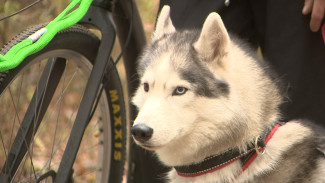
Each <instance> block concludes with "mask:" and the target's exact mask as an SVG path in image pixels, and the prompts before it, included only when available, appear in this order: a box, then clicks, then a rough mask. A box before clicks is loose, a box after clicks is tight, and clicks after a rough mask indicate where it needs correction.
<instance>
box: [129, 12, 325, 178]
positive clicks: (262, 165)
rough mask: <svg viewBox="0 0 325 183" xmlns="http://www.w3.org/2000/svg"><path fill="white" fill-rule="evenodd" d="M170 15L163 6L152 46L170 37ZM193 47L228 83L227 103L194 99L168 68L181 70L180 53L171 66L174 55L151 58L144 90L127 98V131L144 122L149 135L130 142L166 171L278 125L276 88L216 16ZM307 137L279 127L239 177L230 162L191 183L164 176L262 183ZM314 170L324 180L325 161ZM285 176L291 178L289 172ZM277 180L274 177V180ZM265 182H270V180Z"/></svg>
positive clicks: (295, 126) (298, 128)
mask: <svg viewBox="0 0 325 183" xmlns="http://www.w3.org/2000/svg"><path fill="white" fill-rule="evenodd" d="M169 11H170V10H169V7H168V6H165V7H164V8H163V9H162V11H161V14H160V16H159V18H158V22H157V27H156V30H155V32H154V34H153V37H152V41H153V42H154V41H157V40H159V39H161V38H162V37H163V36H164V35H170V34H173V33H174V32H176V29H175V28H174V26H173V25H172V22H171V20H170V17H169ZM193 47H194V48H195V50H196V51H197V52H198V53H199V55H200V57H201V59H202V60H210V61H207V62H206V63H205V65H206V66H207V67H208V68H209V70H210V71H211V72H212V73H213V74H214V75H215V77H216V78H219V79H221V80H225V81H227V83H229V87H230V90H231V92H229V95H228V96H227V97H217V98H209V97H204V96H198V95H196V94H195V92H194V86H193V85H192V83H189V82H188V81H186V80H184V79H182V78H181V76H180V74H179V73H178V72H177V70H175V67H176V68H182V67H184V66H185V65H186V60H185V59H182V58H183V57H182V53H179V55H178V56H179V59H178V60H177V62H175V61H174V62H173V63H172V62H171V60H172V58H171V57H175V53H173V55H172V53H170V52H166V53H164V54H161V55H155V57H154V60H153V61H152V62H151V64H150V65H148V67H147V68H146V69H145V71H144V73H143V74H142V77H141V83H142V84H143V83H148V84H149V91H148V92H145V91H144V89H143V85H141V86H140V87H139V88H138V90H137V92H136V94H135V96H134V97H133V103H134V104H135V105H136V106H137V107H138V108H139V114H138V116H137V118H136V120H135V121H134V125H138V124H143V125H146V126H149V127H150V128H152V129H153V131H154V133H153V135H152V137H151V138H150V140H149V141H148V142H146V143H141V142H138V141H136V142H137V143H138V144H139V145H141V146H143V147H144V148H146V149H149V150H153V151H155V152H156V154H157V155H158V158H159V159H160V160H161V162H163V163H164V164H165V165H168V166H182V165H188V164H192V163H197V162H200V161H202V160H203V159H204V158H206V157H209V156H211V155H215V154H219V153H222V152H224V151H226V150H228V149H230V148H233V147H238V148H240V149H241V150H242V151H245V150H246V149H245V147H246V145H247V144H249V143H251V142H252V140H253V139H255V138H256V137H257V136H258V135H260V134H261V133H262V132H263V130H264V128H265V126H269V125H271V124H272V123H273V122H274V121H276V120H277V119H278V112H277V111H278V105H279V103H280V102H281V97H280V95H279V91H278V90H277V89H275V88H276V87H275V84H274V83H273V81H272V80H271V79H269V78H267V77H265V76H264V75H265V73H264V71H263V69H261V68H259V67H260V66H259V65H258V64H256V60H254V58H252V57H250V56H248V55H247V53H245V52H244V51H243V50H242V49H241V48H239V46H238V45H237V44H235V43H233V42H232V41H231V40H230V38H229V35H228V33H227V31H226V29H225V27H224V25H223V22H222V20H221V18H220V16H219V15H218V14H217V13H211V14H210V15H209V16H208V18H207V19H206V21H205V23H204V25H203V28H202V31H201V33H200V36H199V38H198V40H197V41H196V42H195V43H194V44H193ZM216 48H218V49H217V50H216ZM147 54H148V53H147ZM215 55H217V56H216V58H215V59H213V57H214V56H215ZM176 56H177V53H176ZM178 86H182V87H185V88H188V91H187V92H186V94H184V95H181V96H173V95H172V92H173V91H174V90H175V88H176V87H178ZM248 87H249V88H248ZM272 93H273V95H272ZM265 98H269V101H271V102H270V103H269V104H268V105H269V106H268V107H269V109H268V111H269V113H268V114H264V112H263V111H262V108H263V107H265V106H263V105H265V104H264V102H265V101H264V100H265ZM234 119H237V120H234ZM293 132H294V133H293ZM312 134H313V132H312V130H311V129H310V128H308V127H306V126H304V125H301V124H300V123H296V122H294V121H292V122H290V123H288V124H286V125H284V126H282V127H280V128H279V129H278V131H277V132H276V133H275V134H274V136H273V138H272V139H271V140H270V141H269V143H268V144H267V147H266V151H265V154H264V155H259V156H258V157H257V158H256V159H255V160H254V161H253V163H252V164H251V165H250V166H249V167H248V168H247V169H246V170H245V171H244V172H242V173H241V174H240V176H238V177H236V176H237V175H238V172H239V171H240V170H241V165H240V163H239V162H234V163H232V164H230V165H228V166H226V167H224V168H222V169H220V170H217V171H214V172H212V173H208V174H204V175H201V176H198V177H192V178H187V177H181V176H179V175H177V173H176V171H175V170H172V171H171V172H170V173H169V175H168V178H169V180H170V182H173V183H185V182H186V183H216V182H262V181H264V180H265V182H269V180H267V178H265V179H259V178H258V177H259V176H260V175H263V174H264V173H267V172H269V171H270V170H272V169H275V168H276V167H277V166H278V164H279V163H280V162H281V157H282V155H283V153H285V152H287V151H289V150H292V148H293V147H294V146H295V145H296V144H298V143H300V142H301V141H302V140H303V139H305V138H307V137H309V136H311V135H312ZM283 139H285V140H283ZM317 166H318V167H322V169H323V170H320V169H318V170H317V171H318V173H317V174H324V173H325V172H324V160H322V162H318V164H317ZM286 173H289V174H290V171H287V172H286ZM322 177H325V176H322ZM283 180H285V179H284V178H283V177H281V179H280V178H279V181H278V182H281V181H283ZM272 181H273V182H276V179H275V178H274V179H273V180H270V182H272ZM311 181H312V182H325V178H320V177H319V176H315V178H311Z"/></svg>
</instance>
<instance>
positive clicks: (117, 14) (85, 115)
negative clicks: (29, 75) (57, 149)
mask: <svg viewBox="0 0 325 183" xmlns="http://www.w3.org/2000/svg"><path fill="white" fill-rule="evenodd" d="M113 19H114V20H113ZM80 23H81V24H87V25H92V26H94V27H96V28H97V29H98V30H100V32H101V35H102V37H101V43H100V46H99V50H98V54H97V57H96V61H95V63H94V66H93V69H92V72H91V74H90V77H89V80H88V83H87V86H86V89H85V92H84V96H83V98H82V101H81V104H80V109H79V111H78V113H77V116H76V119H75V123H74V125H73V128H72V130H71V134H70V137H69V140H68V143H67V146H66V149H65V152H64V155H63V157H62V160H61V163H60V166H59V169H58V172H57V175H56V178H55V183H62V182H69V181H70V180H71V176H72V173H73V172H72V166H73V163H74V161H75V158H76V155H77V152H78V148H79V146H80V143H81V140H82V137H83V134H84V131H85V129H86V127H87V125H88V122H89V115H90V113H91V111H92V108H93V104H94V102H95V100H96V97H97V94H98V90H99V88H100V84H101V83H102V79H103V77H104V75H105V71H106V68H107V64H108V63H110V62H109V60H110V54H111V51H112V48H113V45H114V41H115V37H116V34H118V36H119V41H120V45H121V47H122V48H125V50H124V51H125V52H124V55H123V58H124V64H125V70H126V73H127V76H126V77H127V82H128V90H129V93H130V94H132V93H134V91H135V89H136V87H137V86H138V79H136V78H137V75H136V58H137V57H138V55H139V53H140V52H141V50H142V48H143V47H144V45H145V44H146V39H145V34H144V30H143V27H142V22H141V19H140V16H139V12H138V10H137V7H136V5H135V2H134V0H118V1H114V0H95V1H94V2H93V4H92V5H91V7H90V9H89V11H88V12H87V14H86V15H85V16H84V18H83V19H82V20H81V21H80ZM130 25H132V27H130ZM130 29H131V30H132V31H131V34H130V35H129V30H130ZM128 36H130V37H128ZM43 74H44V73H43ZM129 106H131V110H130V113H131V114H130V118H131V120H133V119H134V118H135V116H136V110H135V108H134V107H133V106H132V105H129ZM144 152H145V151H144V150H142V149H141V148H139V147H137V146H136V145H135V144H134V143H131V148H130V152H129V155H130V156H129V161H130V164H129V165H130V167H129V174H128V175H127V176H128V183H152V182H159V180H157V179H156V177H157V175H158V174H161V172H165V171H166V169H165V168H163V167H159V166H158V165H159V163H158V162H157V160H155V159H152V157H153V156H152V155H145V153H144ZM107 173H109V172H107Z"/></svg>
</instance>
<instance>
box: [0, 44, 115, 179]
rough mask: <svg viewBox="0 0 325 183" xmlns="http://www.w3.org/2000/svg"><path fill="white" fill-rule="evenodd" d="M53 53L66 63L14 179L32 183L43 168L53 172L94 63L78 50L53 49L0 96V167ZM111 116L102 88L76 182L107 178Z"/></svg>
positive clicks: (83, 145)
mask: <svg viewBox="0 0 325 183" xmlns="http://www.w3.org/2000/svg"><path fill="white" fill-rule="evenodd" d="M54 56H55V57H58V56H59V57H62V58H66V59H67V67H66V69H65V71H64V73H63V75H62V78H61V80H60V83H59V85H58V87H57V89H56V92H55V95H54V97H53V99H52V101H51V103H50V106H49V108H48V111H47V112H46V114H45V116H44V118H43V120H42V122H41V124H40V126H39V128H38V130H37V132H36V133H35V136H34V138H33V140H32V142H31V146H30V148H29V150H28V151H27V153H26V155H25V157H24V158H23V160H22V161H21V164H20V167H19V169H18V171H17V172H16V174H15V176H14V178H13V179H12V180H13V181H14V182H35V179H37V178H38V177H39V176H40V175H42V174H44V173H46V172H47V171H49V170H54V171H57V169H58V166H59V162H60V160H61V158H62V155H63V152H64V149H65V145H66V143H67V140H68V138H69V132H70V130H71V128H72V125H73V122H74V119H75V117H76V114H77V108H78V106H79V104H80V101H81V98H82V94H83V90H84V88H85V85H86V81H87V78H88V76H89V73H90V71H91V68H92V64H91V63H90V62H89V61H88V60H87V59H86V58H85V57H83V56H82V55H80V54H78V53H77V52H73V51H71V50H55V51H51V52H47V53H45V54H42V55H41V56H40V57H36V58H34V59H33V60H32V62H30V63H28V65H26V66H25V67H24V69H22V70H21V71H20V72H19V74H18V76H17V77H15V79H14V80H13V82H11V83H10V84H9V85H8V87H7V88H6V90H5V91H4V92H2V94H1V97H0V132H1V133H0V149H3V150H2V151H0V167H1V169H2V167H3V165H4V161H5V160H6V157H7V156H8V151H9V149H10V146H11V144H12V142H13V139H14V137H15V134H16V133H17V131H18V128H19V123H20V122H21V119H22V118H23V116H24V114H25V111H26V108H27V106H28V103H29V101H30V100H31V98H32V96H33V93H34V91H35V88H36V86H37V81H38V80H39V79H36V78H39V77H40V75H41V73H42V70H43V68H44V66H45V63H46V61H47V60H48V58H53V57H54ZM109 120H110V116H109V110H108V103H107V97H106V94H105V92H103V94H102V96H101V100H100V103H99V105H98V108H97V110H96V112H95V115H94V117H93V118H92V120H91V122H90V123H89V125H88V127H87V129H86V131H85V135H84V137H83V140H82V142H81V145H80V148H79V152H78V155H77V158H76V161H75V164H74V167H73V169H74V174H73V175H74V176H73V179H74V180H76V181H77V182H103V181H107V180H108V172H109V164H110V153H111V145H110V143H109V142H110V137H111V135H110V133H111V129H110V124H109ZM104 139H105V140H104ZM102 172H104V173H102ZM49 181H50V179H49V180H47V182H49Z"/></svg>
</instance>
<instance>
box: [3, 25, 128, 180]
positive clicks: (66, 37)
mask: <svg viewBox="0 0 325 183" xmlns="http://www.w3.org/2000/svg"><path fill="white" fill-rule="evenodd" d="M41 27H44V24H43V25H39V26H35V27H32V28H30V29H28V30H27V31H24V32H23V33H21V34H20V35H18V36H17V37H16V38H14V39H13V40H12V41H10V42H9V44H7V45H6V46H5V47H4V48H3V49H1V53H2V54H4V53H6V52H7V51H8V50H9V49H10V48H11V47H12V46H13V45H15V44H17V43H18V42H20V41H21V40H23V39H25V38H27V37H28V36H29V35H31V34H32V33H34V32H35V31H37V30H38V29H40V28H41ZM99 44H100V40H99V39H98V38H97V37H96V36H95V35H94V34H93V33H92V32H90V31H89V30H88V29H87V28H85V27H83V26H80V25H76V26H73V27H71V28H68V29H66V30H63V31H61V32H59V33H58V34H57V35H56V36H55V37H54V39H53V40H52V41H51V42H50V43H49V44H48V45H47V46H46V47H45V48H44V49H43V50H42V51H40V52H38V53H36V54H34V55H31V56H29V57H27V58H26V59H25V60H24V61H23V62H22V63H21V64H20V65H19V66H18V67H17V68H15V69H12V70H9V71H6V72H2V73H0V119H1V120H0V140H1V141H0V144H1V145H0V148H1V147H5V146H7V148H3V149H4V151H3V152H5V153H2V154H1V151H0V160H1V159H7V157H8V155H7V153H8V152H9V149H10V146H11V145H12V144H11V143H12V137H11V138H10V141H9V143H8V144H9V145H8V144H7V143H6V142H5V140H4V138H3V137H4V136H7V135H8V133H9V132H8V129H6V127H8V126H9V125H8V124H9V122H8V119H9V118H10V117H6V116H8V115H9V113H10V111H9V110H10V109H7V110H1V108H2V109H5V108H6V107H8V106H4V105H6V104H7V103H6V102H4V101H5V98H7V100H8V98H11V99H10V100H11V102H13V103H15V101H14V98H13V97H12V96H11V95H12V92H13V91H11V90H14V89H16V90H17V91H18V93H19V94H26V95H30V94H28V93H30V91H26V92H21V91H19V90H23V89H25V87H26V84H25V82H26V79H25V80H24V81H20V77H18V75H21V74H22V73H24V75H25V76H26V75H28V74H30V73H38V72H39V71H38V70H31V71H29V70H27V69H28V68H29V67H34V66H35V65H36V63H42V62H43V60H44V59H48V61H50V58H60V59H61V58H64V59H65V60H67V61H69V64H70V62H72V64H75V65H72V68H74V67H76V66H77V67H76V69H80V70H81V71H83V72H85V73H86V75H89V73H90V70H91V68H92V65H93V64H94V62H95V59H96V55H97V50H98V47H99ZM46 61H47V60H46ZM40 65H41V64H40ZM67 65H68V64H67ZM41 67H43V66H35V69H39V68H41ZM41 69H42V68H41ZM27 71H28V73H27V74H26V72H27ZM65 72H67V74H66V73H64V77H66V76H69V73H68V72H69V70H68V69H66V70H65ZM78 72H79V71H78ZM107 74H108V75H107V76H106V77H105V78H106V80H107V81H106V82H107V84H106V83H105V84H103V86H104V92H103V95H102V96H101V99H100V101H101V102H100V104H99V105H98V107H99V109H97V111H99V110H102V111H99V112H96V114H97V113H101V115H106V116H105V119H104V120H106V121H104V122H102V123H100V125H102V127H96V128H97V129H96V131H94V132H95V136H96V134H97V135H98V134H99V137H98V138H97V139H98V144H99V145H98V146H100V147H99V148H97V151H98V157H97V160H96V161H97V163H98V164H99V166H98V167H97V168H96V170H95V172H96V178H95V179H91V178H92V177H90V179H89V176H88V175H85V177H88V178H86V179H79V177H77V178H78V182H94V181H96V182H113V183H118V182H122V180H123V177H124V176H125V172H124V171H125V170H124V167H125V165H126V161H127V158H126V151H127V143H126V141H127V138H128V137H127V133H126V128H127V123H126V105H125V101H124V95H125V92H123V89H122V84H121V81H120V77H119V74H118V72H117V70H116V68H115V67H114V68H113V69H111V68H110V69H109V72H107ZM62 77H63V76H62ZM31 78H35V76H31ZM16 80H17V82H18V83H19V85H20V88H19V87H18V86H19V85H18V86H17V88H18V89H17V88H14V87H12V88H10V87H11V86H12V85H14V84H15V81H16ZM62 80H63V79H62V78H61V80H60V82H63V84H62V90H61V91H59V92H61V93H62V94H64V96H61V98H59V100H58V101H51V102H52V103H53V102H57V103H60V107H62V106H64V107H65V104H63V103H64V102H66V101H67V102H69V101H70V102H71V97H72V98H73V96H70V95H69V96H68V94H66V93H63V92H62V91H63V90H64V91H65V90H66V89H67V88H68V87H66V88H65V86H64V85H65V84H70V81H72V80H69V82H68V83H65V82H67V81H65V80H64V81H62ZM84 83H85V82H84V81H83V82H77V84H75V85H73V86H72V85H71V86H69V87H71V88H73V87H77V86H79V85H81V84H84ZM59 86H61V84H59V85H58V88H57V89H56V90H60V89H59V88H60V87H59ZM8 88H9V89H8ZM26 88H27V87H26ZM8 90H10V92H9V94H7V95H5V92H6V91H8ZM26 90H27V89H26ZM77 90H78V91H79V92H80V89H79V88H78V89H77ZM35 91H36V89H35ZM56 92H57V91H56ZM74 92H76V91H72V94H74ZM7 93H8V92H7ZM35 93H36V92H35ZM81 93H82V92H81ZM123 93H124V94H123ZM81 95H82V94H81ZM5 96H7V97H5ZM8 96H9V97H8ZM67 96H68V97H70V98H68V97H67ZM22 98H27V96H26V97H25V96H24V97H21V96H19V99H17V102H18V103H19V104H20V102H22V100H23V99H22ZM29 98H31V97H29ZM53 98H55V96H54V97H53ZM80 98H81V97H80ZM64 99H66V100H64ZM60 100H62V101H63V100H64V102H62V101H60ZM74 101H77V102H76V103H77V104H76V105H77V106H78V105H79V104H78V102H79V101H80V99H79V98H78V100H74ZM9 102H10V101H9ZM55 105H57V104H55ZM1 106H2V107H1ZM12 106H14V107H12V108H15V112H14V113H15V114H14V117H11V118H10V119H14V120H13V121H15V120H20V122H21V119H19V116H20V115H21V112H20V111H19V112H17V110H18V109H16V108H17V106H18V105H17V106H15V104H13V105H12ZM50 107H51V104H50ZM55 107H56V106H55ZM55 107H54V108H55ZM64 107H63V108H64ZM78 107H79V106H78ZM74 108H75V107H74ZM64 109H65V108H64ZM64 109H63V110H62V109H61V110H62V111H65V110H64ZM57 110H58V109H53V111H57ZM66 110H68V108H67V109H66ZM1 111H2V112H1ZM23 112H24V111H23ZM51 112H52V111H50V109H49V110H48V111H47V113H46V114H45V116H46V115H47V114H49V113H50V114H52V113H54V112H52V113H51ZM73 113H75V111H73ZM59 115H61V114H60V110H59ZM72 115H74V114H71V116H70V118H73V117H72ZM107 115H108V116H107ZM20 118H21V117H20ZM59 118H60V119H61V116H59V117H57V121H60V120H58V119H59ZM44 119H46V120H48V119H47V117H46V118H45V117H44ZM99 120H102V119H99ZM44 121H45V120H44ZM5 122H7V124H6V125H4V124H5ZM55 122H56V121H55V120H54V122H52V123H48V122H46V125H43V126H47V125H48V124H53V123H55ZM43 123H44V122H43V121H42V122H41V125H42V124H43ZM56 123H57V122H56ZM14 124H15V123H14ZM64 125H66V124H64ZM18 126H19V125H18ZM89 126H90V125H89ZM95 126H98V124H95ZM18 128H19V127H18ZM39 128H41V127H39ZM49 128H50V127H49ZM50 129H52V130H53V128H50ZM50 129H47V130H50ZM55 129H60V128H55ZM10 131H11V132H10V136H14V135H13V134H15V133H17V132H12V131H18V130H17V129H14V128H12V129H10ZM38 131H40V129H38ZM38 131H37V133H39V132H38ZM6 133H7V134H6ZM35 133H36V132H33V134H34V135H35ZM56 133H57V130H55V132H54V140H53V141H54V142H55V141H57V140H56V138H57V137H56ZM68 133H69V132H68ZM86 133H87V132H85V134H86ZM34 135H33V136H34ZM39 136H40V135H39ZM48 136H49V135H48ZM37 137H38V136H37ZM84 138H85V137H84ZM36 139H38V138H35V139H34V137H33V140H32V141H31V142H30V143H28V146H29V148H35V147H34V146H35V144H36V145H37V143H40V142H37V140H36ZM44 139H45V138H44ZM41 140H43V139H41ZM60 140H61V138H60ZM54 142H53V144H55V143H54ZM59 142H60V141H59ZM83 142H84V140H83ZM83 142H82V143H83ZM87 142H88V139H87ZM25 143H26V140H25ZM44 143H47V142H43V144H44ZM82 145H83V144H81V145H80V147H81V146H82ZM96 145H97V144H96ZM53 146H54V145H53ZM85 146H86V145H85ZM101 146H102V147H101ZM80 147H79V148H80ZM37 148H38V147H37ZM60 148H61V146H60ZM51 149H52V152H51V153H50V154H51V158H53V157H54V156H55V155H52V154H53V149H54V147H51ZM37 150H38V149H37ZM30 151H31V152H34V150H33V149H29V150H27V153H26V155H25V157H24V160H23V159H22V160H21V162H20V165H19V167H18V168H17V172H19V171H22V170H21V169H24V166H25V164H26V162H28V161H31V162H33V161H34V160H35V161H34V162H36V161H39V159H41V156H38V155H35V154H37V153H33V154H32V155H30V154H31V153H30ZM78 152H82V150H79V151H78ZM55 153H56V152H55ZM79 155H80V156H81V155H83V154H81V153H80V154H79ZM91 155H92V154H91ZM91 155H88V156H91ZM1 156H2V157H1ZM29 156H30V157H29ZM34 156H35V157H34ZM84 156H85V157H88V156H86V155H84ZM3 157H4V158H3ZM37 158H39V159H37ZM61 158H62V156H61ZM81 158H83V156H82V157H81ZM27 159H28V161H27ZM53 159H54V158H53ZM23 161H25V162H23ZM77 161H80V160H78V156H77V160H76V162H75V165H74V169H75V166H77V165H76V164H78V163H80V162H77ZM34 162H33V163H34ZM48 162H50V164H51V163H52V159H51V160H47V161H46V162H45V163H48ZM33 163H31V164H33ZM91 163H93V162H91ZM91 163H90V164H91ZM33 166H34V164H33ZM46 166H48V165H47V164H46ZM21 167H23V168H21ZM44 167H45V166H44V165H43V168H44ZM49 167H50V168H51V169H53V167H54V169H55V165H53V166H52V165H49ZM50 168H49V169H48V170H50ZM1 169H2V175H4V162H1V161H0V170H1ZM30 169H32V170H29V171H31V172H32V173H33V174H34V175H30V176H29V177H28V178H30V177H34V180H33V181H35V179H38V178H39V176H41V175H43V174H44V171H43V170H42V172H41V173H38V172H37V170H36V171H35V169H37V168H35V167H32V168H30ZM85 169H86V168H85ZM48 170H47V171H48ZM23 171H25V170H23ZM83 171H85V170H83ZM17 172H16V173H15V174H14V175H10V176H9V177H11V178H17ZM26 172H27V170H26ZM19 173H21V172H19ZM75 174H77V175H79V172H77V171H75V173H74V175H75ZM74 175H73V178H74V179H75V176H74ZM20 176H22V174H20ZM0 180H1V179H0ZM15 182H16V180H15ZM18 182H19V181H18Z"/></svg>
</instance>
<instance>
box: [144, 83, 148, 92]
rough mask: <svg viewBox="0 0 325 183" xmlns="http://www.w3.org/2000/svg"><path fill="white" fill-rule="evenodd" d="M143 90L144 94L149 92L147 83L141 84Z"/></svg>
mask: <svg viewBox="0 0 325 183" xmlns="http://www.w3.org/2000/svg"><path fill="white" fill-rule="evenodd" d="M143 90H144V91H145V92H148V91H149V84H148V83H143Z"/></svg>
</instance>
